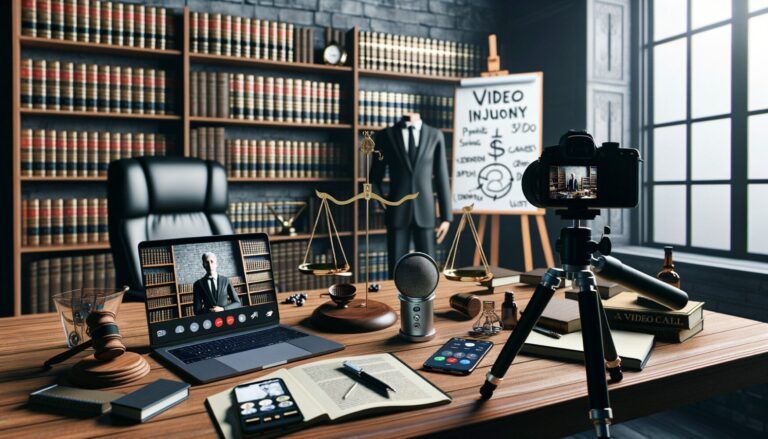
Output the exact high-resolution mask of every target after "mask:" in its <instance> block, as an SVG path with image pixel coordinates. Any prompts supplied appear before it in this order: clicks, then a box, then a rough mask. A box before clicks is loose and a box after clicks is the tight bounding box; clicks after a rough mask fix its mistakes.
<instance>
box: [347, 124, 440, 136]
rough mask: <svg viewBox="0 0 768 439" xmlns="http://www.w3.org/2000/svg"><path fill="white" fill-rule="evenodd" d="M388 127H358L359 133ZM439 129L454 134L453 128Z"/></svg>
mask: <svg viewBox="0 0 768 439" xmlns="http://www.w3.org/2000/svg"><path fill="white" fill-rule="evenodd" d="M387 127H389V125H382V126H374V125H358V126H357V130H358V131H380V130H383V129H384V128H387ZM437 129H438V130H440V131H442V132H444V133H449V134H450V133H453V128H437Z"/></svg>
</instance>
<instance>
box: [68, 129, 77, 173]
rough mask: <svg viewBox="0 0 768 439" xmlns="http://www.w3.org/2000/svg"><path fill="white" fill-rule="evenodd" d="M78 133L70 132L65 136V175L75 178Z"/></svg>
mask: <svg viewBox="0 0 768 439" xmlns="http://www.w3.org/2000/svg"><path fill="white" fill-rule="evenodd" d="M78 137H79V133H78V132H77V131H70V132H69V134H68V135H67V175H70V176H72V177H76V176H77V175H78V170H77V163H78V156H79V155H78V151H77V138H78Z"/></svg>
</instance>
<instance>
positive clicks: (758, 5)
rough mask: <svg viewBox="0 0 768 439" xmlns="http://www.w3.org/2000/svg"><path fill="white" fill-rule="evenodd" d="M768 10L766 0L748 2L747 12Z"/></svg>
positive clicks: (767, 1)
mask: <svg viewBox="0 0 768 439" xmlns="http://www.w3.org/2000/svg"><path fill="white" fill-rule="evenodd" d="M765 8H768V0H749V12H755V11H759V10H760V9H765Z"/></svg>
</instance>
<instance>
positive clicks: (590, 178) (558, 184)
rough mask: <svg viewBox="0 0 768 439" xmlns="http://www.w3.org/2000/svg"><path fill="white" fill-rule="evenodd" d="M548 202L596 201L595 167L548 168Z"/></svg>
mask: <svg viewBox="0 0 768 439" xmlns="http://www.w3.org/2000/svg"><path fill="white" fill-rule="evenodd" d="M549 199H550V200H596V199H597V166H550V167H549Z"/></svg>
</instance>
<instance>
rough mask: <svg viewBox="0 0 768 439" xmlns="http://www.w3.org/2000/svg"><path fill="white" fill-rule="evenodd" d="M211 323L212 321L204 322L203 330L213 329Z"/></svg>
mask: <svg viewBox="0 0 768 439" xmlns="http://www.w3.org/2000/svg"><path fill="white" fill-rule="evenodd" d="M211 326H212V325H211V321H210V320H204V321H203V329H211Z"/></svg>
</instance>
